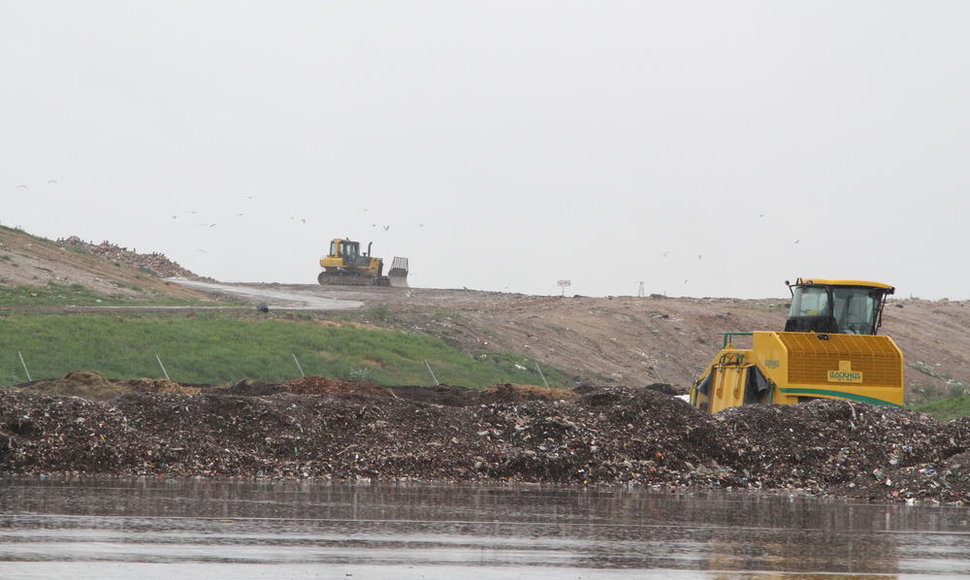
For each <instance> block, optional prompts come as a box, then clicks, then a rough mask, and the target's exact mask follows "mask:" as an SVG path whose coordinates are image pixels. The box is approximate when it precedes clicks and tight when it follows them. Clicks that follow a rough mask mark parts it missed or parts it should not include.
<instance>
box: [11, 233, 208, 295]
mask: <svg viewBox="0 0 970 580" xmlns="http://www.w3.org/2000/svg"><path fill="white" fill-rule="evenodd" d="M175 275H191V272H188V271H187V270H184V269H182V268H179V267H178V265H177V264H173V263H172V262H170V261H169V260H168V259H166V258H165V257H164V256H160V255H158V254H137V253H136V252H134V251H130V250H127V249H126V248H118V247H116V246H112V245H110V244H107V243H104V244H99V245H95V244H90V243H84V242H82V241H81V240H79V239H77V238H68V239H66V240H63V241H61V242H58V243H55V242H52V241H50V240H45V239H43V238H37V237H34V236H31V235H29V234H26V233H24V232H21V231H19V230H12V229H9V228H5V227H0V286H8V287H14V286H45V285H47V284H59V285H62V286H67V285H71V284H81V285H83V286H86V287H88V288H90V289H92V290H94V291H95V292H98V293H100V294H104V295H108V296H129V297H131V296H140V295H146V294H161V295H167V296H177V297H181V298H206V295H205V294H203V293H200V292H196V291H194V290H192V289H190V288H185V287H182V286H179V285H177V284H172V283H171V282H169V281H167V280H166V279H165V278H164V277H165V276H175Z"/></svg>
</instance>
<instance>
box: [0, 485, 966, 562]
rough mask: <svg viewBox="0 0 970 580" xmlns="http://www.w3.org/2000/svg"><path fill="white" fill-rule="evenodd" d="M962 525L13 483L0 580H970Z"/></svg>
mask: <svg viewBox="0 0 970 580" xmlns="http://www.w3.org/2000/svg"><path fill="white" fill-rule="evenodd" d="M968 520H970V512H968V510H967V509H965V508H952V507H925V506H898V505H893V506H884V505H849V504H844V503H838V502H824V501H819V500H814V499H804V498H794V497H793V498H789V497H784V496H765V495H752V494H671V493H661V492H651V491H647V490H631V489H572V488H547V487H531V486H518V487H497V486H490V487H485V486H436V485H420V484H397V485H383V484H382V485H362V484H346V483H319V482H318V483H306V482H286V483H250V482H237V481H231V482H213V481H207V480H145V481H117V480H110V481H106V480H76V481H50V480H48V481H37V480H24V479H11V480H5V481H4V482H3V483H2V484H0V576H2V577H10V573H14V574H22V575H23V576H22V577H51V575H54V576H57V575H59V574H61V573H64V574H67V575H76V573H77V570H76V569H75V567H77V566H81V565H84V566H87V568H85V569H87V570H93V571H95V572H97V574H99V575H103V574H108V575H110V574H111V573H112V570H123V571H124V572H125V573H126V574H128V573H131V572H133V571H135V572H137V573H138V574H139V575H141V576H142V577H143V578H148V577H152V576H151V570H160V572H159V574H162V575H163V576H159V577H166V578H169V579H170V578H171V577H172V574H173V573H177V574H179V575H182V576H189V577H193V576H203V575H212V574H213V571H212V569H211V567H212V566H217V567H218V572H216V573H215V575H221V574H222V573H224V572H225V573H228V571H229V570H230V569H231V570H232V573H233V574H234V575H236V576H237V577H239V575H240V574H242V577H256V576H259V575H261V574H264V573H266V572H267V570H269V569H268V568H266V565H271V569H272V570H273V571H274V573H273V575H277V576H293V577H298V576H299V575H301V574H309V575H310V576H312V577H321V575H323V576H322V577H327V576H326V575H327V574H332V575H333V577H335V578H336V577H343V578H346V577H347V576H345V574H354V575H355V577H356V578H357V579H358V580H359V578H360V577H361V576H360V574H363V573H365V571H366V577H368V578H395V577H402V576H407V575H411V574H415V575H417V574H418V572H420V575H419V576H414V577H426V578H438V577H441V578H444V577H453V575H454V574H455V571H456V570H458V571H459V572H458V573H461V572H460V570H466V569H474V570H475V575H476V577H483V578H493V577H494V578H499V577H501V578H505V577H509V578H513V577H521V575H522V574H527V575H528V577H530V578H579V577H582V578H587V579H588V578H600V577H611V578H613V577H615V578H620V577H628V575H629V572H630V571H631V570H634V569H635V570H637V571H638V572H637V577H651V576H650V575H651V574H656V575H657V576H656V577H660V576H663V577H665V578H671V577H673V578H677V577H684V578H687V577H705V578H739V577H742V578H743V577H758V578H771V577H778V578H811V577H815V576H817V575H825V576H829V575H831V574H840V575H845V576H842V577H848V578H862V577H883V578H884V577H915V576H916V575H919V574H934V575H940V574H943V575H960V574H966V573H968V571H970V566H968V565H967V562H968V561H970V534H968V531H970V522H968ZM257 564H258V565H259V566H257ZM341 570H342V571H343V572H342V574H337V573H338V572H340V571H341ZM624 573H626V576H624ZM45 574H46V575H45ZM443 574H448V575H451V576H446V575H443ZM643 574H648V575H647V576H643ZM31 575H33V576H31ZM117 577H123V576H117Z"/></svg>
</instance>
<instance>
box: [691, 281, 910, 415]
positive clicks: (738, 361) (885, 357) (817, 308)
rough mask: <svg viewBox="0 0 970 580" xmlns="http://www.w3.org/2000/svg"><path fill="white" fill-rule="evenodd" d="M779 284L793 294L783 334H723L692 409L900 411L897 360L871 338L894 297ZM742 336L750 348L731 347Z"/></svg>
mask: <svg viewBox="0 0 970 580" xmlns="http://www.w3.org/2000/svg"><path fill="white" fill-rule="evenodd" d="M785 284H787V285H788V287H789V290H790V291H791V294H792V301H791V309H790V310H789V313H788V321H787V322H786V323H785V331H784V332H772V331H755V332H727V333H724V348H723V349H722V350H721V352H719V353H718V354H717V356H716V357H714V360H713V361H711V363H710V364H709V365H708V366H707V368H706V369H705V370H704V372H703V373H702V374H701V375H700V378H698V379H697V381H695V382H694V384H693V386H691V389H690V402H691V404H692V405H693V406H695V407H697V408H698V409H700V410H702V411H706V412H709V413H716V412H717V411H720V410H722V409H726V408H728V407H736V406H739V405H748V404H754V403H781V404H791V403H800V402H803V401H808V400H812V399H819V398H822V399H851V400H853V401H863V402H866V403H871V404H873V405H898V406H902V405H903V403H904V389H903V353H902V352H901V351H900V350H899V347H897V346H896V343H894V342H893V340H892V339H891V338H889V337H888V336H877V335H876V330H878V328H879V325H880V323H881V319H882V310H883V306H884V305H885V301H886V297H887V296H888V295H890V294H892V293H893V292H894V290H895V289H894V288H893V287H892V286H889V285H887V284H882V283H880V282H865V281H861V280H821V279H817V278H813V279H802V278H799V279H798V280H797V281H796V282H795V283H794V284H790V283H788V282H785ZM741 336H743V337H750V341H751V348H736V347H735V346H734V345H733V344H732V341H733V340H734V339H735V337H741ZM745 340H747V339H745Z"/></svg>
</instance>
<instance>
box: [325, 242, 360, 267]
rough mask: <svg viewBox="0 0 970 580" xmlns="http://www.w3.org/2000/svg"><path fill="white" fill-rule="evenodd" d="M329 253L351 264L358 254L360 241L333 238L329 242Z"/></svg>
mask: <svg viewBox="0 0 970 580" xmlns="http://www.w3.org/2000/svg"><path fill="white" fill-rule="evenodd" d="M330 255H331V256H335V257H339V258H344V259H345V260H346V261H347V262H350V263H351V264H352V263H354V262H355V261H356V260H357V256H359V255H360V242H352V241H350V240H341V239H339V238H338V239H336V240H333V241H331V242H330Z"/></svg>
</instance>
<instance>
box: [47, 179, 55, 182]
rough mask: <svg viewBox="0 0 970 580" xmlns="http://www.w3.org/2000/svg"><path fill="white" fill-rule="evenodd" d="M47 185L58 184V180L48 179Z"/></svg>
mask: <svg viewBox="0 0 970 580" xmlns="http://www.w3.org/2000/svg"><path fill="white" fill-rule="evenodd" d="M47 183H57V180H56V179H48V180H47Z"/></svg>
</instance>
